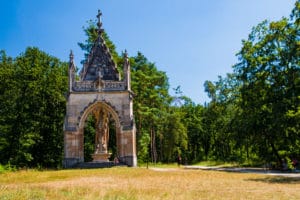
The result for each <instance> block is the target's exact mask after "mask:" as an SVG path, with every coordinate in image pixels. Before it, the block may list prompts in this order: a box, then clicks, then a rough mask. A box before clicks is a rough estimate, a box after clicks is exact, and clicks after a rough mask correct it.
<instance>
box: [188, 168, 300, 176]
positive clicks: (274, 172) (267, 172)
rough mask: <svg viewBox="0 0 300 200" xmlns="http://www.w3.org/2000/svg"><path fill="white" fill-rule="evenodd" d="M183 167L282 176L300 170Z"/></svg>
mask: <svg viewBox="0 0 300 200" xmlns="http://www.w3.org/2000/svg"><path fill="white" fill-rule="evenodd" d="M184 169H199V170H215V171H226V172H238V173H253V174H265V175H270V176H284V177H299V178H300V171H299V170H298V171H297V172H282V171H278V170H268V169H264V168H244V167H208V166H184Z"/></svg>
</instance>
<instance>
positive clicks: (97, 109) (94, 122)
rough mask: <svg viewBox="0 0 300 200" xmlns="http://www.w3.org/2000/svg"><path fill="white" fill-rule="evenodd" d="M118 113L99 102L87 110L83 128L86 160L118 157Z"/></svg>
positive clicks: (96, 160) (94, 160)
mask: <svg viewBox="0 0 300 200" xmlns="http://www.w3.org/2000/svg"><path fill="white" fill-rule="evenodd" d="M116 116H117V114H116V113H115V112H114V111H113V109H112V108H110V107H109V106H108V105H106V104H105V103H101V102H97V103H96V104H94V105H92V106H90V108H88V109H87V110H86V111H85V114H84V115H83V117H82V122H83V123H81V126H83V127H81V130H82V134H83V137H80V138H83V141H80V142H82V143H83V144H82V145H83V151H84V152H83V155H84V162H91V161H92V162H108V161H109V160H113V159H114V158H116V157H118V155H119V152H118V149H117V147H118V141H119V140H120V139H119V137H118V136H120V134H117V133H120V130H119V129H120V124H119V120H118V118H116Z"/></svg>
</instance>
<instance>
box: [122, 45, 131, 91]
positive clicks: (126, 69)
mask: <svg viewBox="0 0 300 200" xmlns="http://www.w3.org/2000/svg"><path fill="white" fill-rule="evenodd" d="M123 59H124V64H123V67H124V68H123V70H124V72H123V73H124V79H123V80H124V82H125V85H126V89H127V90H131V88H130V85H131V83H130V82H131V80H130V62H129V59H128V53H127V50H126V49H125V52H124V57H123Z"/></svg>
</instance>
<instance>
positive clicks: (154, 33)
mask: <svg viewBox="0 0 300 200" xmlns="http://www.w3.org/2000/svg"><path fill="white" fill-rule="evenodd" d="M295 1H296V0H151V1H150V0H148V1H146V0H144V1H141V0H126V1H125V0H118V1H117V0H109V1H108V0H86V1H83V0H51V1H49V0H0V49H4V50H5V51H6V53H7V54H8V55H9V56H13V57H15V56H17V55H19V54H20V53H22V52H24V51H25V49H26V47H28V46H36V47H38V48H40V49H41V50H43V51H45V52H47V53H48V54H50V55H52V56H55V57H58V58H59V59H61V60H62V61H68V57H69V52H70V49H72V50H73V51H74V54H75V61H76V64H77V66H78V67H81V65H80V60H82V59H83V52H82V51H81V50H80V48H79V47H78V45H77V42H82V41H84V40H85V39H86V37H85V35H84V32H83V29H82V27H83V26H85V25H87V23H86V22H87V21H88V20H89V19H96V15H97V10H98V9H101V11H102V13H103V18H102V19H103V27H104V29H105V30H106V32H107V33H108V35H109V37H110V39H111V40H112V41H113V42H114V43H115V45H116V46H117V51H118V52H121V51H123V50H124V49H127V51H128V53H129V55H130V56H134V55H136V53H137V51H141V52H142V53H143V54H144V55H145V56H146V57H147V58H148V59H149V61H151V62H154V63H156V66H157V67H158V69H159V70H162V71H165V72H166V73H167V75H168V77H169V82H170V88H175V87H177V86H178V85H180V86H181V89H182V91H183V93H184V95H186V96H188V97H190V98H191V99H192V100H193V101H194V102H195V103H201V104H203V103H204V102H205V101H209V99H208V97H207V95H206V93H205V92H204V87H203V84H204V82H205V80H211V81H216V80H217V77H218V75H221V76H225V74H226V73H230V72H232V69H231V66H232V65H233V64H235V63H237V61H238V60H237V57H236V56H235V54H236V53H237V52H238V51H239V50H240V48H241V40H242V39H246V38H247V36H248V34H249V33H250V31H251V28H252V27H253V26H255V25H257V24H258V23H260V22H261V21H263V20H265V19H268V20H271V21H274V20H280V19H281V18H282V17H283V16H286V17H288V16H289V15H290V12H291V10H292V8H293V6H294V3H295Z"/></svg>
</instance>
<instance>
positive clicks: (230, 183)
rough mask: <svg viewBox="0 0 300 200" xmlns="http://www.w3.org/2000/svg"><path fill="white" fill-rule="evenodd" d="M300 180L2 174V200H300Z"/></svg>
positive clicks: (176, 172)
mask: <svg viewBox="0 0 300 200" xmlns="http://www.w3.org/2000/svg"><path fill="white" fill-rule="evenodd" d="M299 188H300V178H287V177H280V176H269V175H258V174H250V173H234V172H220V171H211V170H210V171H206V170H187V169H183V168H176V167H173V168H149V169H146V168H127V167H115V168H107V169H88V170H83V169H82V170H80V169H76V170H75V169H74V170H57V171H50V170H49V171H37V170H21V171H16V172H4V173H1V174H0V199H1V200H4V199H5V200H6V199H7V200H8V199H18V200H22V199H61V200H71V199H74V200H75V199H76V200H78V199H93V200H94V199H107V200H110V199H112V200H117V199H122V200H126V199H146V200H147V199H184V200H186V199H289V200H290V199H300V190H299Z"/></svg>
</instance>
